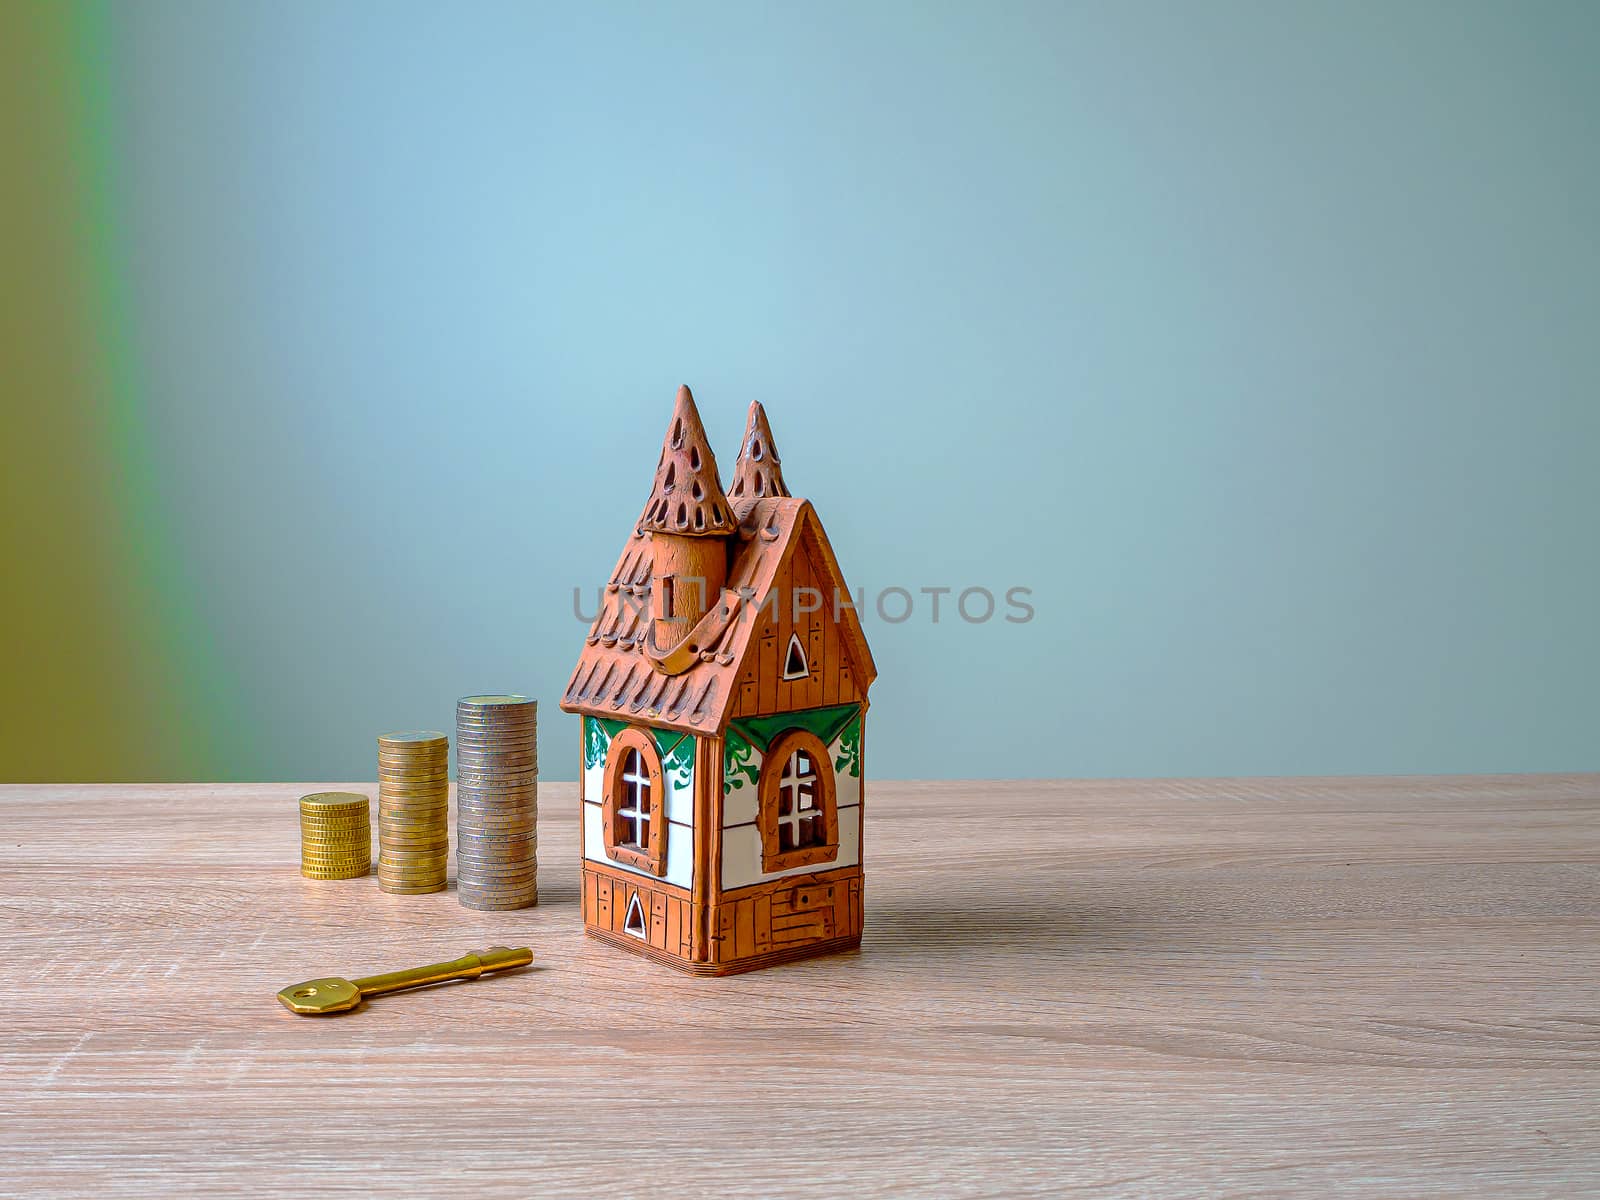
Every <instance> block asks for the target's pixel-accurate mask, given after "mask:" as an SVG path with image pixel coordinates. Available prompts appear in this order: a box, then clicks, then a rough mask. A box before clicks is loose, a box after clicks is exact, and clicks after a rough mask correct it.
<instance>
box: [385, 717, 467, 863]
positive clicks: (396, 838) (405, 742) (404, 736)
mask: <svg viewBox="0 0 1600 1200" xmlns="http://www.w3.org/2000/svg"><path fill="white" fill-rule="evenodd" d="M449 754H450V739H449V738H447V737H446V736H445V735H444V734H442V733H433V732H416V733H386V734H384V735H383V736H382V737H380V738H379V739H378V886H379V887H380V888H382V889H383V890H384V891H386V892H395V893H398V894H400V895H420V894H421V893H423V892H440V891H443V890H444V888H445V876H446V872H447V870H448V868H449V865H450V828H449V822H450V770H449Z"/></svg>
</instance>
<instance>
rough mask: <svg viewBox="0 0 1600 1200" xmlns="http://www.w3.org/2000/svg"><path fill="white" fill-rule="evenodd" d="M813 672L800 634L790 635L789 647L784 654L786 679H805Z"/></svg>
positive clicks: (784, 674) (784, 675)
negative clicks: (807, 660)
mask: <svg viewBox="0 0 1600 1200" xmlns="http://www.w3.org/2000/svg"><path fill="white" fill-rule="evenodd" d="M809 674H811V668H810V667H808V666H806V652H805V648H804V647H803V646H801V645H800V635H799V634H798V633H791V634H790V635H789V649H788V651H787V652H786V653H785V654H784V656H783V677H784V678H785V679H804V678H805V677H806V676H807V675H809Z"/></svg>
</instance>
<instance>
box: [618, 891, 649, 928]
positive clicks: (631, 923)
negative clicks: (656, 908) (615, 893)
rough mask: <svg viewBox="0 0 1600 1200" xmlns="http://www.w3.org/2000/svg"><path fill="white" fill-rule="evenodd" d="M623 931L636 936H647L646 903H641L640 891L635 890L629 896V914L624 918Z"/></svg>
mask: <svg viewBox="0 0 1600 1200" xmlns="http://www.w3.org/2000/svg"><path fill="white" fill-rule="evenodd" d="M622 932H623V933H631V934H632V935H633V936H634V937H636V938H642V937H644V936H646V930H645V927H644V905H642V904H640V903H639V893H638V892H633V893H631V894H630V895H629V896H628V915H627V916H625V917H623V918H622Z"/></svg>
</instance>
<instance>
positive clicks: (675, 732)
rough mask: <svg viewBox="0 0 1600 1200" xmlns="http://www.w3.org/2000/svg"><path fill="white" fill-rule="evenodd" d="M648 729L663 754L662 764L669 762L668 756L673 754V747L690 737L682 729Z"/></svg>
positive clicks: (649, 727) (652, 727)
mask: <svg viewBox="0 0 1600 1200" xmlns="http://www.w3.org/2000/svg"><path fill="white" fill-rule="evenodd" d="M646 728H647V729H649V730H650V736H651V737H653V738H655V740H656V749H657V750H658V751H659V752H660V754H661V761H662V762H666V761H667V756H668V755H669V754H671V753H672V750H673V747H675V746H676V745H677V744H678V743H679V742H681V741H683V739H684V738H686V737H688V736H689V735H688V734H687V733H684V732H683V731H682V730H681V729H657V728H655V727H654V726H653V725H652V726H646Z"/></svg>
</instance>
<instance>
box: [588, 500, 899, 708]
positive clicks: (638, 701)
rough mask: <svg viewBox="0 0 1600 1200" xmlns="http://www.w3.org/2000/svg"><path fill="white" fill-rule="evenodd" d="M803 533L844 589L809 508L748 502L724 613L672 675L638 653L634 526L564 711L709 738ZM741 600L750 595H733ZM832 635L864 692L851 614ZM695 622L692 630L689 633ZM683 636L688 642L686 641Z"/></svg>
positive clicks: (642, 630)
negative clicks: (727, 615) (839, 639)
mask: <svg viewBox="0 0 1600 1200" xmlns="http://www.w3.org/2000/svg"><path fill="white" fill-rule="evenodd" d="M808 533H809V534H810V535H811V537H812V538H813V539H814V541H815V545H816V547H817V549H818V551H819V552H818V553H817V554H816V556H815V557H816V558H817V559H818V563H817V566H818V568H819V570H821V571H822V572H823V573H824V574H825V575H828V576H831V583H832V586H834V587H836V588H838V589H840V591H841V593H844V592H845V589H846V585H845V582H844V578H843V576H842V575H841V574H840V571H839V565H838V562H837V560H836V559H835V558H834V555H833V549H832V547H831V546H829V545H828V538H827V534H826V533H824V532H823V529H822V522H821V521H819V520H818V519H817V514H816V510H815V509H813V508H812V507H811V505H810V503H809V502H808V501H806V500H802V499H799V498H796V497H792V496H781V497H770V498H768V499H765V500H757V501H756V502H755V503H754V504H753V505H752V506H751V507H750V510H749V512H748V513H747V515H746V516H745V519H744V521H743V523H742V524H741V525H740V526H739V529H738V534H737V536H736V538H734V539H733V544H732V546H731V548H730V556H729V557H730V561H729V565H728V583H727V588H728V590H727V591H724V593H723V599H724V602H725V603H728V604H729V605H730V606H731V607H732V609H733V612H732V617H731V619H728V620H727V621H725V622H720V621H717V620H715V608H713V612H712V613H709V614H707V628H708V629H712V630H714V636H713V637H711V638H710V639H708V641H707V644H704V645H702V644H699V643H698V642H694V643H693V655H694V661H693V662H692V663H691V664H690V665H689V667H688V668H687V669H685V670H683V671H681V672H680V673H677V674H671V675H669V674H667V673H665V672H663V671H660V670H657V669H656V668H655V667H654V666H652V665H651V662H650V660H649V658H648V657H647V656H646V653H645V648H646V639H647V638H648V637H649V633H650V614H649V602H648V596H649V588H650V568H651V565H652V558H653V556H652V553H651V546H650V536H649V533H648V532H647V531H646V529H645V528H644V526H643V524H642V522H641V524H640V526H639V527H638V528H636V529H635V530H634V531H633V534H632V536H630V537H629V538H628V540H627V543H626V544H625V545H624V546H623V548H622V556H621V557H620V558H619V559H618V560H617V565H616V569H615V570H613V571H612V572H611V580H610V582H609V583H608V584H607V585H606V589H605V595H604V597H603V599H602V603H601V608H600V614H599V616H597V617H596V618H595V620H594V623H593V624H592V625H591V626H590V627H589V636H588V642H587V644H586V645H585V646H584V649H583V653H582V655H581V656H580V657H579V659H578V665H577V667H576V668H575V669H574V670H573V672H572V678H571V679H570V680H568V682H567V687H566V691H565V692H564V693H563V695H562V697H561V707H562V709H563V710H565V711H567V712H576V713H588V714H590V715H592V716H602V717H613V718H617V719H620V720H643V721H648V722H649V723H650V724H652V725H660V726H666V727H668V728H673V729H684V730H688V731H690V732H693V733H704V734H717V733H720V732H721V731H722V729H723V727H724V725H725V724H726V721H727V713H728V711H729V709H730V707H731V705H732V703H733V700H734V696H735V680H736V678H737V676H738V673H739V668H740V665H741V664H742V663H743V661H744V655H745V650H746V649H747V648H748V647H749V644H750V639H751V636H752V634H754V632H755V630H756V629H757V628H758V627H759V625H760V624H761V615H760V611H759V610H760V608H761V605H762V603H763V602H764V601H765V600H766V597H767V594H768V593H769V592H770V591H771V589H772V585H773V583H774V582H775V581H776V580H777V579H778V577H779V576H780V574H781V573H782V571H783V568H784V567H785V566H786V565H787V563H788V561H789V558H790V556H791V555H793V554H794V552H795V548H796V547H797V546H798V545H799V544H800V542H801V540H802V537H803V536H804V535H806V534H808ZM741 595H742V596H745V597H749V599H741ZM840 626H841V631H842V633H843V635H844V639H845V645H846V648H847V651H848V653H849V654H850V658H851V663H852V665H853V666H854V668H855V672H856V677H857V679H858V680H859V682H860V686H861V690H862V692H863V693H865V691H866V690H867V688H868V687H869V686H870V685H871V683H872V680H873V679H874V677H875V676H876V674H877V668H876V667H875V666H874V665H873V662H872V653H871V651H870V650H868V648H867V642H866V637H865V635H864V634H863V633H862V631H861V625H860V622H859V621H858V620H857V619H856V615H855V613H854V612H853V611H852V610H850V609H845V610H844V612H843V613H842V614H841V621H840ZM698 628H699V627H698V626H697V630H698ZM693 638H694V635H693V634H691V635H690V638H689V639H686V640H689V641H693Z"/></svg>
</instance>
